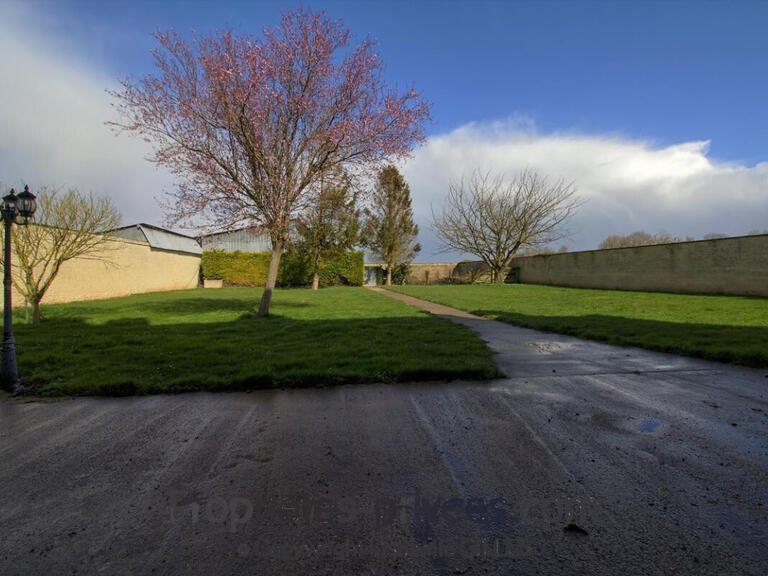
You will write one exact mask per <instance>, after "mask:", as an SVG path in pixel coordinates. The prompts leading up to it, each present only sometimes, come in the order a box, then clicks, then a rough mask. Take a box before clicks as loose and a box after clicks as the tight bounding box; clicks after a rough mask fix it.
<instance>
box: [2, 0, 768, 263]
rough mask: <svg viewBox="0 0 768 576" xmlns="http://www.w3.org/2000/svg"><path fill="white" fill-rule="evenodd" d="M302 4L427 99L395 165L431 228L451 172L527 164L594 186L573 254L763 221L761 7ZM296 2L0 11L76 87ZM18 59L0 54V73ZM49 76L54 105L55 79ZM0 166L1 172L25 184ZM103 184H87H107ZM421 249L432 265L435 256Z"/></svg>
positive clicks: (247, 26) (765, 102)
mask: <svg viewBox="0 0 768 576" xmlns="http://www.w3.org/2000/svg"><path fill="white" fill-rule="evenodd" d="M305 5H306V6H309V7H311V8H314V9H318V8H322V9H325V10H326V11H327V13H328V14H329V16H331V17H339V18H343V19H344V21H345V23H346V25H347V26H348V27H349V28H350V29H351V30H352V32H353V34H354V36H355V37H356V38H358V39H360V38H363V37H365V36H368V35H370V36H371V37H373V38H375V39H376V40H377V41H378V50H379V52H380V54H381V56H382V57H383V59H384V61H385V62H386V64H387V76H388V80H389V81H390V82H392V83H394V84H396V85H398V86H400V87H402V88H406V87H410V86H411V85H414V86H415V87H416V88H417V89H418V90H419V91H420V92H421V93H422V94H423V95H424V96H425V97H426V98H427V99H429V100H430V101H431V102H432V103H433V110H432V114H433V123H432V124H431V125H430V126H429V128H428V131H429V135H430V137H431V138H430V140H429V141H428V143H427V145H426V146H425V147H424V149H422V150H420V151H418V152H417V153H416V155H415V157H414V159H413V161H411V162H410V163H406V164H405V165H404V167H403V169H404V171H405V172H406V176H408V177H409V180H410V181H411V185H412V189H413V193H414V199H415V206H416V208H417V211H418V216H419V219H420V222H421V225H422V230H425V234H426V235H427V236H429V233H428V231H427V229H428V227H429V222H428V221H429V209H430V208H433V209H434V208H435V206H436V205H437V206H438V207H439V201H440V197H441V194H442V193H444V191H445V189H446V187H447V182H446V181H445V178H444V176H445V174H446V173H450V175H451V177H454V178H455V177H460V176H461V174H464V173H466V172H468V171H471V170H472V169H476V168H480V169H496V170H500V171H513V170H515V169H517V168H519V167H521V166H533V167H534V168H536V169H540V170H543V171H545V172H547V173H550V174H551V175H552V176H553V177H559V176H563V177H566V178H568V179H572V180H574V181H575V183H576V184H577V186H579V188H580V190H581V191H582V192H583V194H584V195H585V197H586V199H587V200H588V202H587V204H586V205H585V209H584V210H585V211H584V214H583V215H582V217H581V218H580V219H579V221H577V222H576V223H575V224H576V226H574V228H575V231H574V235H573V237H572V238H571V239H570V240H569V242H566V243H567V244H569V245H570V246H571V247H572V248H590V247H593V246H594V245H595V244H596V243H597V242H598V241H599V240H600V238H602V237H604V236H606V235H608V234H610V233H616V232H630V231H632V230H634V229H638V228H645V229H647V230H649V231H651V232H655V231H659V230H661V229H665V230H667V231H669V232H672V233H674V234H679V235H681V236H685V235H695V236H700V235H701V234H704V233H706V232H712V231H719V232H725V233H729V234H738V233H745V232H747V231H748V230H750V229H753V228H758V227H759V228H768V192H766V188H767V187H768V164H766V161H767V160H768V137H766V134H768V58H767V56H768V33H766V30H768V2H701V1H699V2H634V3H631V2H415V1H414V2H374V1H369V2H363V1H361V2H308V3H305ZM295 6H297V4H293V3H282V2H226V1H224V0H221V1H217V2H157V1H155V2H138V1H132V2H114V1H106V2H66V1H59V2H52V3H35V2H26V3H24V4H14V3H8V4H3V5H2V6H0V16H2V15H3V11H6V16H8V17H7V18H6V19H5V21H6V25H7V26H8V28H9V30H5V32H6V33H11V34H12V35H13V34H14V32H13V31H14V30H15V31H16V32H15V34H16V37H15V38H12V39H13V40H14V41H15V43H14V45H13V50H14V51H17V54H20V53H21V52H23V51H25V50H28V51H31V52H34V54H31V55H30V58H32V56H34V58H35V61H39V62H42V63H43V64H40V65H41V66H44V65H45V62H46V58H48V60H49V61H50V63H55V65H53V66H52V67H55V68H56V69H57V70H61V69H62V68H66V67H67V66H70V65H71V66H72V69H73V73H72V75H71V76H70V78H71V79H72V81H73V82H78V79H80V78H83V80H82V81H79V82H78V83H79V84H83V85H85V84H88V85H89V86H91V85H92V86H97V85H98V83H99V82H102V84H104V88H106V87H107V85H111V83H112V82H114V80H115V79H116V78H119V77H122V76H125V75H127V74H131V75H141V74H143V73H145V72H151V71H152V60H151V57H150V55H149V50H150V49H151V48H152V47H153V40H152V38H151V36H150V34H151V32H152V31H153V30H156V29H166V28H169V27H173V28H176V29H177V30H179V31H181V32H188V31H190V30H195V31H197V32H203V33H204V32H210V31H215V30H218V29H221V28H225V27H231V28H233V29H235V30H236V31H243V32H251V33H254V32H256V33H257V32H258V31H259V30H260V29H261V28H262V26H265V25H271V24H274V23H276V22H277V20H278V18H279V14H280V12H281V11H283V10H286V9H290V8H293V7H295ZM0 27H2V24H0ZM20 28H22V29H23V30H20ZM2 31H3V30H0V32H2ZM9 57H10V56H9V54H8V52H7V51H2V52H0V75H2V73H3V72H4V66H5V68H8V67H9V66H12V63H10V62H9V61H8V58H9ZM4 59H5V60H4ZM10 71H11V72H12V71H13V70H10ZM15 72H16V76H15V77H14V79H13V82H11V81H10V80H8V79H7V78H6V80H4V81H5V82H8V83H9V86H8V87H9V88H11V89H12V88H13V87H14V86H18V83H20V82H26V83H30V82H31V83H34V82H36V81H37V80H38V79H39V78H40V75H36V74H35V71H34V66H32V69H31V70H29V71H27V72H19V71H18V70H16V71H15ZM19 74H22V76H21V77H19ZM6 76H7V75H6ZM24 76H28V77H26V78H25V77H24ZM0 82H2V81H0ZM61 82H67V80H66V75H63V79H62V80H61ZM46 86H52V88H53V90H49V92H50V96H49V100H50V99H55V98H56V96H55V94H56V89H55V88H56V85H55V84H51V81H46ZM2 88H3V86H2V85H0V89H2ZM67 89H69V87H68V88H67ZM89 89H90V88H89ZM94 98H95V97H94ZM46 102H47V101H43V102H41V103H38V104H37V107H38V108H39V107H40V106H44V105H45V103H46ZM94 102H95V101H94ZM94 106H95V104H94ZM90 108H93V106H90ZM105 114H107V112H105ZM3 121H4V118H3V116H1V115H0V131H1V130H2V128H4V126H3V124H2V123H3ZM11 121H12V120H7V119H6V122H11ZM86 124H87V122H86V121H85V120H84V121H83V122H82V123H81V125H83V126H85V125H86ZM94 129H95V128H94ZM11 133H13V131H12V130H11ZM41 134H42V131H41ZM99 137H101V136H99ZM29 140H30V143H29V144H28V145H29V146H30V147H31V148H34V139H29ZM105 141H106V140H105ZM6 146H7V144H6ZM126 146H128V145H126ZM101 147H102V148H103V146H101ZM126 150H127V149H126ZM2 151H3V145H2V144H0V152H2ZM479 151H482V153H481V152H479ZM133 152H136V150H133ZM31 153H32V150H30V154H31ZM50 153H51V154H54V153H55V152H50ZM126 153H127V152H126ZM14 154H15V156H16V157H19V158H20V157H21V156H20V153H19V152H18V151H16V152H15V153H14ZM123 161H124V159H121V162H123ZM2 162H3V161H2V160H0V180H2V181H3V182H6V181H8V182H15V181H16V180H17V179H24V178H27V179H30V178H32V174H17V173H14V169H13V168H12V167H9V166H5V165H3V163H2ZM457 163H458V167H457ZM60 164H61V165H65V164H67V163H66V162H64V161H61V162H60ZM33 165H34V163H33V164H32V166H33ZM32 166H31V168H30V170H29V171H32V170H33V169H34V168H32ZM121 166H122V168H120V169H128V168H126V167H125V166H123V165H121ZM443 166H450V167H451V170H443V169H442V168H441V167H443ZM459 168H460V170H459ZM116 170H117V169H116ZM142 170H144V169H143V168H142ZM55 176H56V174H50V175H48V176H47V177H48V178H49V179H50V178H55ZM75 176H76V175H72V176H71V177H70V176H67V175H66V174H65V176H64V179H65V180H67V182H66V184H67V185H77V184H78V182H75V181H69V180H74V179H75ZM143 178H144V179H143V180H141V182H142V185H144V186H150V187H154V188H155V189H156V190H157V189H160V188H163V187H167V186H169V185H172V183H170V182H169V180H168V179H167V177H165V176H162V175H157V174H155V178H156V180H154V181H153V180H152V178H150V177H149V176H147V177H146V178H145V177H143ZM104 182H105V180H104V179H101V180H99V181H98V182H94V183H93V184H92V185H93V186H98V187H106V188H109V186H104ZM88 184H89V183H88V182H86V183H83V182H79V185H80V186H86V187H87V186H88ZM119 188H120V187H119V186H114V187H113V191H112V192H110V191H109V190H107V191H106V193H113V194H116V195H117V196H119V197H123V204H124V213H125V215H126V218H131V219H137V218H141V219H144V220H155V221H156V220H157V218H156V217H155V214H154V211H153V209H152V208H151V207H150V206H149V205H148V203H147V202H146V201H145V200H146V194H145V195H142V194H139V195H138V197H139V198H140V199H141V201H140V202H133V200H130V199H129V197H130V198H133V199H135V197H136V194H137V193H132V192H130V191H127V190H120V189H119ZM441 191H442V192H441ZM644 198H645V200H646V203H645V204H643V199H644ZM726 199H727V201H725V200H726ZM692 207H695V209H694V208H692ZM703 207H706V208H707V209H706V210H705V209H704V208H703ZM142 210H146V211H147V213H146V214H142V212H141V211H142ZM761 222H762V223H763V224H762V225H761V224H760V223H761ZM425 244H426V245H427V247H431V246H433V244H434V242H433V239H432V238H430V237H427V238H426V242H425ZM428 252H429V254H427V255H426V256H425V257H424V259H435V257H434V256H435V252H434V250H432V251H431V252H430V251H428Z"/></svg>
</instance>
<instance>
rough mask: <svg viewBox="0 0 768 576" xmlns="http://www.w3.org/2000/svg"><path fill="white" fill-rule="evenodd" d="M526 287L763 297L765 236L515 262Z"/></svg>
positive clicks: (767, 277) (767, 257)
mask: <svg viewBox="0 0 768 576" xmlns="http://www.w3.org/2000/svg"><path fill="white" fill-rule="evenodd" d="M510 278H514V279H516V281H519V282H522V283H525V284H552V285H558V286H576V287H583V288H607V289H618V290H644V291H654V292H687V293H699V294H736V295H755V296H768V235H758V236H741V237H737V238H720V239H716V240H699V241H695V242H679V243H675V244H659V245H654V246H640V247H635V248H614V249H611V250H590V251H586V252H570V253H565V254H548V255H541V256H528V257H522V258H515V259H514V261H513V263H512V272H511V274H510Z"/></svg>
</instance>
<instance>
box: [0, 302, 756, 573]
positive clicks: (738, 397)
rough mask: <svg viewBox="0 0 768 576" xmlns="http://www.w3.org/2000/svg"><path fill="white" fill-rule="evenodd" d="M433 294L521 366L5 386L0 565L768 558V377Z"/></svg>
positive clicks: (8, 568)
mask: <svg viewBox="0 0 768 576" xmlns="http://www.w3.org/2000/svg"><path fill="white" fill-rule="evenodd" d="M398 297H399V296H398ZM429 308H431V309H432V311H433V312H434V313H437V314H440V315H444V316H446V317H450V318H452V319H453V320H455V321H458V322H462V323H463V324H465V325H467V326H468V327H470V328H472V329H473V330H476V331H477V332H478V333H479V334H480V335H481V336H482V337H483V338H484V339H485V340H486V341H488V342H489V345H490V346H491V347H492V348H493V349H494V351H495V352H496V353H497V358H498V360H499V363H500V365H501V367H502V369H503V370H504V371H505V372H506V373H507V374H508V376H509V377H508V378H506V379H501V380H496V381H492V382H485V383H466V382H453V383H447V384H446V383H432V384H411V385H371V386H341V387H335V388H329V389H304V390H272V391H259V392H253V393H250V394H245V393H242V394H183V395H178V396H149V397H137V398H123V399H120V398H115V399H96V398H80V399H73V400H63V401H59V402H52V403H47V402H36V401H32V402H29V401H24V400H19V399H11V398H5V399H0V494H2V496H1V497H0V531H2V533H1V534H0V574H2V575H4V576H6V575H12V574H20V575H22V574H23V575H25V576H28V575H38V574H39V575H48V574H109V575H129V574H130V575H134V574H201V575H203V574H205V575H210V574H216V575H227V574H248V575H250V574H258V575H263V574H268V575H269V574H275V575H278V574H329V575H331V574H333V575H346V574H350V575H351V574H385V575H395V574H504V575H507V574H563V575H565V574H568V575H572V574H585V575H586V574H589V575H593V574H594V575H603V574H604V575H612V576H613V575H617V574H621V575H634V574H653V575H655V574H659V575H661V574H697V575H698V574H718V575H721V574H740V575H741V574H754V575H761V576H762V575H764V574H766V573H768V519H767V516H768V515H767V514H766V512H767V511H768V379H766V378H765V374H764V372H761V371H756V370H746V369H740V368H733V367H729V366H724V365H719V364H713V363H708V362H703V361H698V360H692V359H683V358H678V357H675V356H670V355H665V354H656V353H652V352H647V351H642V350H637V349H632V348H618V347H612V346H606V345H602V344H597V343H591V342H584V341H580V340H577V339H573V338H568V337H563V336H557V335H552V334H543V333H540V332H535V331H532V330H525V329H520V328H515V327H513V326H509V325H505V324H500V323H497V322H493V321H489V320H483V319H478V318H476V317H472V316H471V315H467V314H465V313H461V312H458V311H453V310H450V309H445V308H442V307H436V306H433V305H429Z"/></svg>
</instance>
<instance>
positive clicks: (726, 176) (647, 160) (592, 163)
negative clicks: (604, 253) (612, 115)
mask: <svg viewBox="0 0 768 576" xmlns="http://www.w3.org/2000/svg"><path fill="white" fill-rule="evenodd" d="M708 152H709V142H707V141H704V142H685V143H682V144H677V145H674V146H666V147H659V146H654V145H653V144H651V143H648V142H643V141H638V140H632V139H629V138H623V137H618V136H601V135H585V134H557V133H555V134H539V133H537V132H536V129H535V126H534V125H533V123H532V122H531V121H530V120H528V121H524V122H521V121H520V120H519V119H514V120H510V121H506V122H495V123H491V124H469V125H466V126H462V127H460V128H458V129H456V130H454V131H453V132H450V133H448V134H442V135H438V136H434V137H432V138H430V139H429V140H428V141H427V143H426V144H425V145H424V146H423V147H422V148H421V149H419V150H418V151H416V153H415V154H414V156H413V158H411V159H410V160H408V161H407V162H406V163H405V164H404V165H403V172H404V173H405V176H406V178H407V180H408V182H409V183H410V186H411V192H412V195H413V201H414V211H415V212H416V216H417V221H418V223H419V225H420V227H421V230H422V233H421V237H422V243H423V244H424V246H425V251H424V253H423V254H422V256H421V259H424V260H434V259H435V258H440V257H441V256H440V254H438V253H437V241H436V240H435V238H434V236H433V235H432V233H431V231H430V230H429V221H430V213H431V210H430V208H431V207H434V208H435V210H436V211H438V210H439V209H440V206H441V203H442V199H443V198H444V196H445V194H446V193H447V190H448V183H449V182H450V181H451V180H452V179H453V180H458V179H460V178H461V177H462V175H468V174H470V173H471V172H472V171H473V170H476V169H478V170H481V171H487V170H492V171H496V172H502V173H506V174H509V175H512V174H514V173H515V172H517V171H518V170H520V169H522V168H526V167H528V168H533V169H536V170H538V171H540V172H541V173H544V174H546V175H548V176H550V178H553V179H556V178H559V177H563V178H565V179H566V180H572V181H573V182H574V183H575V184H576V186H577V188H578V193H579V196H580V197H581V198H582V199H584V200H585V201H586V202H585V204H584V205H583V206H582V207H581V208H580V210H579V212H578V214H577V216H575V217H574V219H573V221H572V222H571V224H570V225H569V229H570V230H571V231H572V236H571V238H570V239H569V240H568V241H566V244H568V245H569V246H570V247H571V249H589V248H594V247H595V246H596V245H597V244H598V242H599V241H600V240H602V239H603V238H604V237H605V236H607V235H609V234H616V233H629V232H632V231H634V230H639V229H645V230H647V231H649V232H658V231H661V230H665V231H667V232H670V233H672V234H675V235H677V236H694V237H701V236H702V235H704V234H706V233H708V232H723V233H726V234H729V235H738V234H744V233H746V232H748V231H749V230H752V229H758V228H759V229H765V228H768V163H766V162H764V163H760V164H758V165H757V166H754V167H747V166H743V165H739V164H732V163H724V162H717V161H715V160H712V159H710V158H709V157H708V156H707V154H708ZM445 257H447V256H445Z"/></svg>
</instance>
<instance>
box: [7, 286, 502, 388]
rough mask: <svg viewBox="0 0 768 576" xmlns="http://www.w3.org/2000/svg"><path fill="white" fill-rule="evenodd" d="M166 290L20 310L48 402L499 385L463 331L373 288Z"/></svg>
mask: <svg viewBox="0 0 768 576" xmlns="http://www.w3.org/2000/svg"><path fill="white" fill-rule="evenodd" d="M260 296H261V290H260V289H256V288H223V289H219V290H202V289H201V290H190V291H179V292H162V293H153V294H143V295H138V296H129V297H126V298H115V299H112V300H101V301H95V302H81V303H71V304H61V305H51V306H44V307H43V322H42V324H40V325H39V326H30V325H26V324H23V323H22V322H21V320H23V318H24V312H23V311H17V322H18V323H17V324H16V329H15V331H16V342H17V355H18V362H19V371H20V374H21V375H22V380H23V382H24V383H25V384H31V385H33V386H34V387H35V389H36V391H37V392H38V393H40V394H44V395H62V394H67V395H68V394H133V393H148V392H177V391H185V390H233V389H248V388H265V387H283V386H285V387H288V386H312V385H327V384H337V383H363V382H378V381H386V382H393V381H408V380H432V379H451V378H474V379H479V378H491V377H493V376H496V375H497V372H498V370H497V368H496V366H495V365H494V363H493V360H492V359H491V353H490V351H489V350H488V349H487V348H486V346H485V344H483V343H482V342H481V341H480V340H479V339H478V338H477V337H476V336H475V335H474V334H472V333H471V332H470V331H469V330H467V329H466V328H464V327H462V326H458V325H455V324H453V323H451V322H449V321H447V320H443V319H440V318H435V317H433V316H430V315H428V314H426V313H424V312H421V311H419V310H416V309H415V308H412V307H409V306H406V305H404V304H402V303H399V302H396V301H394V300H391V299H390V298H387V297H386V296H382V295H380V294H376V293H373V292H370V291H368V290H365V289H363V288H327V289H323V290H320V291H317V292H312V291H311V290H299V289H296V290H276V291H275V294H274V297H273V300H272V315H271V316H270V317H268V318H259V317H257V316H256V315H255V313H254V310H255V308H256V307H257V305H258V301H259V297H260Z"/></svg>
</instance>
